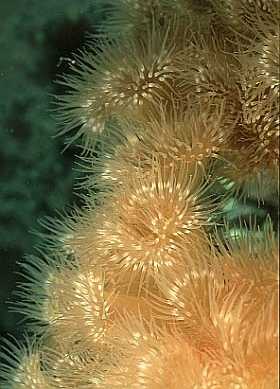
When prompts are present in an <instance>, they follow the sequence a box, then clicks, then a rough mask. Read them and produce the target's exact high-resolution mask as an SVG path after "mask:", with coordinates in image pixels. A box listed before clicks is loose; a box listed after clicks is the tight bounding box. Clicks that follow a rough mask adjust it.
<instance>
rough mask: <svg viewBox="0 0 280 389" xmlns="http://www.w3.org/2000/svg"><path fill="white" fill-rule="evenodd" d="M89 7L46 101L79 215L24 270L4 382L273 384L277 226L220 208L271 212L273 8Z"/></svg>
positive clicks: (40, 387) (142, 388)
mask: <svg viewBox="0 0 280 389" xmlns="http://www.w3.org/2000/svg"><path fill="white" fill-rule="evenodd" d="M100 2H101V0H100ZM97 3H98V1H97ZM102 3H104V2H102ZM103 6H104V9H105V11H106V12H105V13H106V20H105V22H104V23H103V25H102V27H101V28H100V31H99V34H98V36H94V37H92V38H91V39H92V40H91V42H90V43H89V44H88V46H87V48H86V49H85V50H84V51H81V52H80V53H79V54H78V55H76V56H75V57H74V60H73V61H72V62H71V63H72V65H71V72H70V74H68V75H66V76H64V77H63V78H62V79H61V80H60V81H59V82H61V83H62V84H64V85H65V86H66V93H65V94H64V95H60V96H58V97H57V116H58V120H59V121H60V123H61V126H62V128H61V133H63V134H65V133H67V134H69V135H70V137H69V139H68V142H69V143H71V142H76V141H77V139H78V138H79V139H80V142H81V143H82V147H83V149H82V150H83V151H82V156H81V157H80V158H81V162H80V165H81V167H82V170H83V171H84V179H83V180H82V181H81V182H80V183H79V187H80V188H83V189H84V191H85V193H86V194H85V195H83V200H84V202H83V206H82V208H80V209H78V208H76V209H73V211H72V212H68V214H67V215H65V216H63V217H62V218H61V219H58V220H50V219H46V220H45V227H46V229H47V233H46V236H45V239H44V242H43V243H42V245H41V246H40V247H39V255H38V256H37V257H35V256H32V257H29V258H28V259H26V260H25V261H24V262H23V263H22V271H23V273H24V274H25V278H26V282H25V283H23V284H22V285H20V286H19V289H18V301H17V302H16V304H15V308H14V309H17V310H19V311H20V312H21V313H23V314H25V315H26V319H27V325H28V326H29V327H28V328H29V332H30V333H29V336H28V337H27V338H26V342H25V344H23V345H20V344H16V343H15V342H13V341H7V342H6V346H5V347H4V348H3V350H2V356H3V358H4V359H5V361H6V362H5V363H4V364H3V365H2V366H1V376H2V382H3V384H2V386H1V387H3V388H11V389H30V388H31V389H52V388H61V389H62V388H65V389H66V388H73V389H74V388H81V389H82V388H89V389H91V388H92V389H93V388H97V389H114V388H115V389H117V388H119V389H122V388H127V389H177V388H180V389H181V388H183V389H206V388H208V389H276V388H277V380H278V364H277V362H278V313H279V310H278V292H279V284H278V260H279V258H278V239H277V234H276V230H277V225H275V223H273V222H272V218H271V217H269V216H268V217H267V218H266V219H265V220H264V221H263V223H262V224H260V223H259V222H258V220H257V219H254V217H253V216H252V217H251V218H250V220H249V221H246V222H245V221H244V220H243V219H242V218H241V219H240V221H239V224H240V226H239V227H240V228H239V229H235V230H234V231H233V229H232V228H231V226H230V225H229V223H228V222H227V220H225V219H224V218H223V215H224V211H225V209H226V207H227V205H228V204H229V202H231V201H232V199H233V200H234V201H241V202H244V203H246V201H248V200H251V199H252V198H253V199H255V200H256V202H257V205H258V206H259V207H261V206H262V204H265V203H266V201H267V199H269V200H270V201H271V199H273V200H274V203H277V192H278V184H279V182H278V174H279V168H278V162H279V92H280V91H279V71H280V66H279V58H280V52H279V51H280V50H279V40H280V37H279V25H280V16H279V15H280V8H279V7H280V4H279V1H277V0H258V1H257V0H256V1H251V0H111V1H107V2H106V4H105V5H104V4H103Z"/></svg>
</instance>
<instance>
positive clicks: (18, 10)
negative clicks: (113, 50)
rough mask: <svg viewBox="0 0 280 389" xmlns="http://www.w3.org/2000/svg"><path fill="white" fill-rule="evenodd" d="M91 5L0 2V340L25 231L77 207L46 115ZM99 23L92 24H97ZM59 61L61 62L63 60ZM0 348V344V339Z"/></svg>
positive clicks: (60, 143) (15, 325)
mask: <svg viewBox="0 0 280 389" xmlns="http://www.w3.org/2000/svg"><path fill="white" fill-rule="evenodd" d="M96 15H97V10H96V9H95V4H94V0H47V1H45V0H1V1H0V20H1V23H0V336H1V337H3V336H7V334H13V335H14V336H16V337H20V336H21V335H22V333H23V326H22V325H20V324H19V319H20V317H19V316H18V315H16V314H14V313H11V312H9V310H8V306H9V302H8V301H9V300H11V299H13V296H12V291H13V290H14V289H15V286H16V283H17V282H19V281H20V280H21V277H20V275H17V274H16V272H17V271H19V266H18V265H17V264H16V261H17V260H21V259H22V258H23V256H24V255H26V254H31V253H33V252H34V246H35V245H36V244H37V242H38V238H37V236H36V235H34V234H32V233H30V231H31V230H34V229H36V230H39V231H40V229H41V228H40V225H39V224H38V220H39V219H40V218H42V217H43V216H45V215H48V216H54V215H55V210H60V211H61V210H63V209H64V208H65V206H66V205H71V204H73V202H76V201H77V199H76V198H75V196H74V195H73V182H74V177H75V175H77V173H75V171H74V172H73V167H74V168H75V166H74V160H75V158H74V156H75V154H77V153H78V150H77V148H75V146H72V147H71V148H69V149H67V151H65V152H64V153H62V149H63V148H64V139H63V138H53V136H54V135H55V134H56V132H57V127H56V123H55V120H54V118H53V115H52V114H51V112H50V111H51V108H52V102H53V98H52V97H51V94H54V93H55V94H59V93H62V92H63V91H62V90H61V87H60V88H59V87H58V85H56V84H55V83H54V80H55V78H56V77H57V75H58V74H62V73H64V72H67V70H68V61H67V58H68V57H69V56H71V53H72V52H73V51H75V50H77V49H78V48H81V47H82V46H83V44H84V43H85V42H86V38H87V35H86V33H87V32H90V31H91V32H94V31H95V29H96V23H97V16H96ZM99 19H100V16H99ZM65 58H66V59H65ZM0 343H1V339H0Z"/></svg>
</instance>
